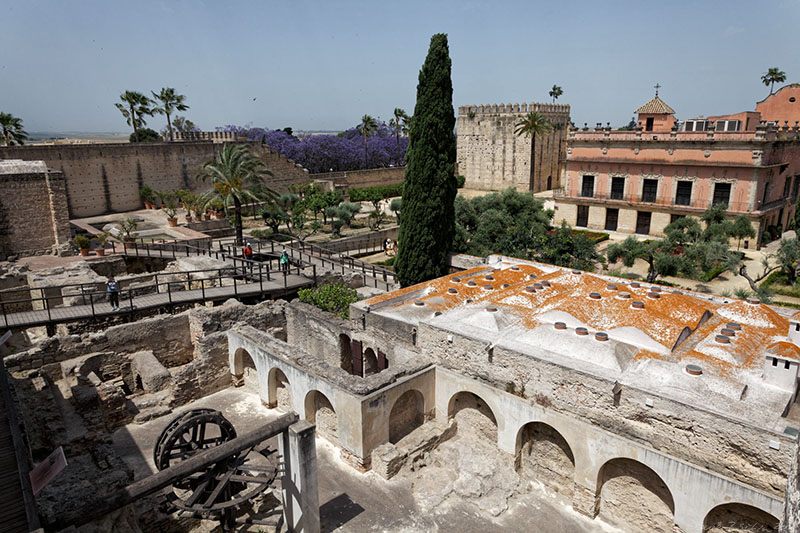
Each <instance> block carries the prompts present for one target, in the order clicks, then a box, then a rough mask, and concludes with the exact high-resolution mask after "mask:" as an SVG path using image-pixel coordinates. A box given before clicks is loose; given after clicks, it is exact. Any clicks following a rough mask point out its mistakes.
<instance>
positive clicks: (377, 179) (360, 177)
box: [309, 167, 406, 189]
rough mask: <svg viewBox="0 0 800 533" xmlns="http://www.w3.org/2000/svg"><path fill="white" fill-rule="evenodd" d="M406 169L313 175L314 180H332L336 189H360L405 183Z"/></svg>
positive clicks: (375, 169)
mask: <svg viewBox="0 0 800 533" xmlns="http://www.w3.org/2000/svg"><path fill="white" fill-rule="evenodd" d="M405 172H406V167H390V168H371V169H368V170H345V171H342V172H323V173H320V174H311V175H310V176H309V177H310V178H311V179H312V180H331V181H333V183H334V184H335V185H336V188H342V189H360V188H364V187H383V186H386V185H396V184H398V183H401V182H402V181H403V178H404V177H405Z"/></svg>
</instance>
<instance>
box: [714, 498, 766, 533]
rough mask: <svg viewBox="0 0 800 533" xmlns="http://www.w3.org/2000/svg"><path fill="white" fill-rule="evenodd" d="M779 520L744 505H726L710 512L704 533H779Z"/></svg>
mask: <svg viewBox="0 0 800 533" xmlns="http://www.w3.org/2000/svg"><path fill="white" fill-rule="evenodd" d="M778 523H779V520H778V519H777V518H775V517H774V516H772V515H771V514H769V513H767V512H765V511H762V510H761V509H758V508H756V507H753V506H752V505H746V504H744V503H726V504H723V505H718V506H717V507H714V508H713V509H711V511H709V513H708V514H707V515H706V519H705V520H704V521H703V532H704V533H750V532H752V533H777V532H778V525H779V524H778Z"/></svg>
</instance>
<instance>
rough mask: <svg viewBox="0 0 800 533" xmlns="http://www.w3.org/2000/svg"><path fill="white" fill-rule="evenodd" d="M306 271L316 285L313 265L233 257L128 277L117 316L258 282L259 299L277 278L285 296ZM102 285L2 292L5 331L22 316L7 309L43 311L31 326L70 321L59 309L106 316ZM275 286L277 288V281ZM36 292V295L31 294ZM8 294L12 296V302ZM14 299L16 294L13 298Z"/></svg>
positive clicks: (212, 296)
mask: <svg viewBox="0 0 800 533" xmlns="http://www.w3.org/2000/svg"><path fill="white" fill-rule="evenodd" d="M237 262H238V263H239V264H238V265H237V264H236V263H237ZM308 267H311V268H312V269H313V276H314V283H316V266H315V265H309V264H306V263H303V262H300V263H296V264H295V265H290V266H289V267H288V268H284V269H280V268H273V267H272V261H267V262H260V261H248V260H244V259H241V258H234V265H233V266H229V267H223V268H213V269H199V270H188V271H181V272H160V273H152V274H142V275H139V276H132V277H129V278H126V279H124V280H118V281H117V284H118V286H119V289H120V290H119V291H118V298H119V303H120V305H126V306H127V308H125V309H122V310H121V311H120V312H128V313H133V312H135V311H136V309H137V306H136V305H135V303H136V302H137V300H138V301H141V299H142V298H143V297H147V296H151V295H154V294H155V295H159V294H160V295H166V299H164V300H163V301H162V302H160V303H158V304H156V305H155V306H156V307H161V306H168V307H172V306H174V305H176V304H183V303H190V302H206V301H213V300H217V299H221V298H229V297H231V296H233V297H238V296H239V295H240V287H241V286H242V285H250V287H251V289H252V287H253V286H254V285H256V284H258V292H257V294H258V295H259V296H260V297H263V296H264V294H265V292H266V293H273V292H274V291H275V289H276V287H275V286H274V285H273V286H267V287H265V286H264V284H265V283H270V282H273V281H276V282H280V281H281V278H282V280H283V283H282V285H283V287H282V289H283V292H284V294H288V293H289V280H288V277H289V276H290V275H293V274H296V275H297V276H302V277H306V276H304V274H303V270H304V269H305V268H308ZM175 278H177V279H175ZM139 282H141V284H139ZM103 284H104V283H103V282H95V283H71V284H65V285H56V286H50V287H27V288H18V289H6V290H4V291H2V292H0V296H2V297H3V299H2V300H0V312H1V313H2V315H3V323H4V325H5V327H7V328H8V327H15V326H16V325H17V324H13V323H12V322H11V320H10V315H15V314H16V315H18V314H20V312H19V311H17V312H10V311H9V309H14V308H19V307H25V308H28V309H30V310H31V311H43V312H45V313H46V317H47V319H46V320H44V318H42V319H39V320H34V321H33V322H34V323H36V324H41V323H56V322H59V321H69V319H70V318H71V317H68V316H57V314H59V313H58V311H62V313H60V315H63V314H64V313H63V311H64V310H69V309H70V308H72V307H75V306H78V305H80V306H84V308H88V312H86V311H84V313H83V315H81V316H75V317H74V318H75V319H81V318H89V317H91V318H97V317H98V316H106V315H108V314H111V313H109V312H106V311H105V310H104V307H103V308H101V309H98V306H101V305H103V304H105V302H106V300H107V299H108V297H109V293H108V292H107V291H106V290H105V289H103V288H101V287H102V285H103ZM225 287H228V288H232V289H233V291H232V293H231V292H225V293H224V294H220V295H215V294H214V293H212V294H208V291H210V290H211V289H215V288H225ZM278 287H280V283H279V285H278ZM186 291H197V292H195V294H194V295H193V296H192V297H190V298H185V297H183V298H182V297H180V296H179V295H180V294H181V293H185V292H186ZM245 292H246V293H247V294H248V295H253V293H254V292H255V291H252V290H249V291H245ZM37 293H38V294H39V296H35V294H37ZM9 295H11V298H10V299H9ZM14 295H20V296H19V297H17V298H15V297H14ZM162 298H163V297H162ZM65 300H68V301H71V302H72V303H73V304H74V305H66V306H65V305H64V301H65ZM146 307H153V305H146ZM25 312H26V311H23V312H22V313H25ZM27 312H30V311H27ZM117 313H118V312H117Z"/></svg>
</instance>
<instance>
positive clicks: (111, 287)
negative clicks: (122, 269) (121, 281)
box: [106, 275, 120, 311]
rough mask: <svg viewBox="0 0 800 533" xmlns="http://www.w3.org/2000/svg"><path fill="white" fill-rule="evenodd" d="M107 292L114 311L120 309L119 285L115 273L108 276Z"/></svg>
mask: <svg viewBox="0 0 800 533" xmlns="http://www.w3.org/2000/svg"><path fill="white" fill-rule="evenodd" d="M106 292H107V293H108V303H110V304H111V310H112V311H120V307H119V285H118V284H117V280H115V279H114V276H113V275H110V276H108V281H106Z"/></svg>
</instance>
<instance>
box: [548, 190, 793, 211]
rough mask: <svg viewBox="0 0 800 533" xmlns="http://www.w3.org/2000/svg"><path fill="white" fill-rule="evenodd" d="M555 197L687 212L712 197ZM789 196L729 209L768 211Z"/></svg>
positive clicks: (559, 193)
mask: <svg viewBox="0 0 800 533" xmlns="http://www.w3.org/2000/svg"><path fill="white" fill-rule="evenodd" d="M553 198H554V199H555V200H567V201H569V202H570V203H584V204H585V203H590V204H605V205H609V206H614V207H619V206H626V207H631V208H634V209H647V208H651V209H652V208H670V209H674V210H682V211H687V212H702V211H705V210H706V209H708V208H709V207H711V205H712V203H713V202H712V199H711V198H702V199H695V200H694V201H693V202H687V201H686V199H685V198H684V197H680V198H675V197H666V196H656V197H655V198H654V199H653V200H652V201H647V200H646V199H645V200H643V199H642V196H641V195H631V194H625V195H622V196H620V195H613V194H602V193H600V194H594V195H592V196H584V195H581V194H580V193H579V194H577V195H573V194H567V193H566V192H565V191H564V189H563V188H562V189H554V190H553ZM787 200H788V198H782V199H780V200H776V201H773V202H769V203H766V204H764V205H763V206H759V208H758V209H753V207H752V206H751V205H749V203H747V202H730V201H729V202H728V211H730V212H733V213H751V212H756V211H767V210H770V209H775V208H778V207H782V206H784V205H785V204H786V201H787Z"/></svg>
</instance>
